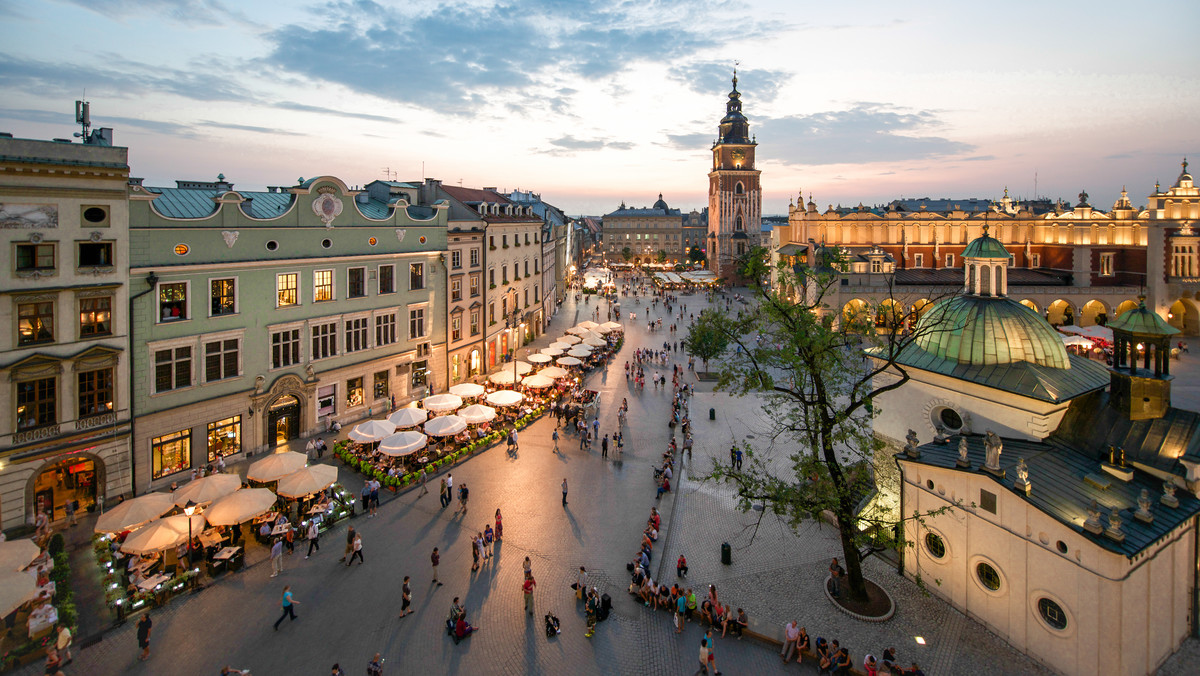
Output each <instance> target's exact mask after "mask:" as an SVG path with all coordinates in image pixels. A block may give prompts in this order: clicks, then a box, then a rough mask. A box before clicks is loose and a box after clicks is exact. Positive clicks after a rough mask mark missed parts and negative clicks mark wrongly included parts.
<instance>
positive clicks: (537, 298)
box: [533, 284, 542, 303]
mask: <svg viewBox="0 0 1200 676" xmlns="http://www.w3.org/2000/svg"><path fill="white" fill-rule="evenodd" d="M538 288H539V287H538V285H537V284H534V285H533V302H535V303H537V302H539V301H541V300H542V294H541V293H540V292H539V291H538Z"/></svg>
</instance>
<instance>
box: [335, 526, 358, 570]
mask: <svg viewBox="0 0 1200 676" xmlns="http://www.w3.org/2000/svg"><path fill="white" fill-rule="evenodd" d="M352 551H354V526H350V529H349V530H347V531H346V551H345V552H342V558H340V559H338V563H344V562H345V561H346V559H347V558H349V557H350V552H352Z"/></svg>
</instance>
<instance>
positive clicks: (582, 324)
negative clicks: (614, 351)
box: [575, 320, 600, 331]
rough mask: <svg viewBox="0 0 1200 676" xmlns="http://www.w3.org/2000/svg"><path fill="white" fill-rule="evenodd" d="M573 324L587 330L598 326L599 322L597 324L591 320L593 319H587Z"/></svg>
mask: <svg viewBox="0 0 1200 676" xmlns="http://www.w3.org/2000/svg"><path fill="white" fill-rule="evenodd" d="M575 326H578V327H579V328H581V329H587V330H589V331H591V330H592V329H594V328H596V327H597V326H600V325H599V324H597V323H596V322H593V321H591V320H587V321H582V322H579V323H578V324H576V325H575Z"/></svg>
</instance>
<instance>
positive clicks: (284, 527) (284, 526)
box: [271, 523, 292, 535]
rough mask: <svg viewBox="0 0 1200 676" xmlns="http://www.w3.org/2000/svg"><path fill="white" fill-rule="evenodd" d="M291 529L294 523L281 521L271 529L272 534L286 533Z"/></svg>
mask: <svg viewBox="0 0 1200 676" xmlns="http://www.w3.org/2000/svg"><path fill="white" fill-rule="evenodd" d="M291 529H292V524H290V523H281V524H279V525H278V526H275V527H274V528H272V529H271V535H284V534H286V533H287V532H288V531H289V530H291Z"/></svg>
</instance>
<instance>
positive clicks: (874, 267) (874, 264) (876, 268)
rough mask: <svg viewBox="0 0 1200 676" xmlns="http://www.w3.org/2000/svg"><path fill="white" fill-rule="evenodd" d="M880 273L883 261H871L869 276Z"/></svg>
mask: <svg viewBox="0 0 1200 676" xmlns="http://www.w3.org/2000/svg"><path fill="white" fill-rule="evenodd" d="M881 272H883V261H881V260H872V261H871V274H875V275H877V274H879V273H881Z"/></svg>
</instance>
